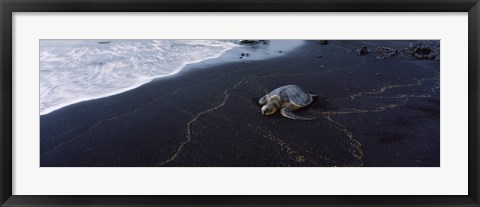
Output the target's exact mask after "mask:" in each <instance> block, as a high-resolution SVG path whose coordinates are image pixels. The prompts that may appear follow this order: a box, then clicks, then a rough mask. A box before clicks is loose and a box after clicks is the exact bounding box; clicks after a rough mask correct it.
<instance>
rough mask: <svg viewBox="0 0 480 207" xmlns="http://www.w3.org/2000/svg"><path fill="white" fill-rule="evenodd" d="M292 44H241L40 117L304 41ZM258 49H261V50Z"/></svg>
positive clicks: (258, 57)
mask: <svg viewBox="0 0 480 207" xmlns="http://www.w3.org/2000/svg"><path fill="white" fill-rule="evenodd" d="M291 42H293V43H290V44H287V45H285V44H282V43H279V42H278V41H276V40H273V41H271V42H270V43H269V45H262V44H261V43H257V44H255V45H240V44H238V45H237V46H235V47H233V48H230V49H227V50H225V51H223V52H221V53H219V54H218V55H216V56H212V57H208V58H206V59H202V60H199V61H194V62H188V63H184V64H183V65H182V66H180V67H179V68H178V69H177V70H175V71H174V72H173V73H170V74H166V75H161V76H157V77H151V78H146V79H145V80H144V81H141V82H138V83H137V84H135V85H133V86H131V87H127V88H124V89H119V90H115V91H112V92H110V93H107V94H103V95H99V96H94V97H87V98H82V99H78V100H72V101H70V102H68V103H65V104H62V105H59V106H57V107H51V108H49V110H46V111H45V112H43V113H42V112H40V116H44V115H47V114H49V113H52V112H54V111H56V110H59V109H62V108H64V107H68V106H70V105H73V104H77V103H81V102H85V101H91V100H96V99H102V98H108V97H111V96H115V95H118V94H121V93H124V92H127V91H130V90H134V89H136V88H138V87H141V86H143V85H145V84H148V83H150V82H152V81H158V80H162V79H164V78H170V77H174V76H176V75H181V74H183V73H185V72H187V71H188V70H192V69H199V68H204V67H210V66H213V65H217V64H224V63H233V62H242V61H243V62H245V61H247V60H248V61H258V60H265V59H269V58H276V57H281V56H282V55H286V54H287V53H288V52H289V51H288V50H289V47H290V46H292V48H291V49H295V47H296V48H298V47H300V46H301V45H302V44H303V43H298V42H303V41H302V40H292V41H291ZM296 42H297V43H296ZM258 47H260V49H259V48H258ZM270 47H271V48H270ZM278 50H281V51H282V52H281V53H278V52H277V51H278ZM283 51H285V52H283ZM241 53H248V54H249V55H251V57H248V58H247V57H245V58H243V59H239V58H238V57H240V56H239V55H240V54H241Z"/></svg>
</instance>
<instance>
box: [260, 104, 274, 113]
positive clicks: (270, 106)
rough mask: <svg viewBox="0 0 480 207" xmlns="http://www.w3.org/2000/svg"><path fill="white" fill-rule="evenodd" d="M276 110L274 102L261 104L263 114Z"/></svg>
mask: <svg viewBox="0 0 480 207" xmlns="http://www.w3.org/2000/svg"><path fill="white" fill-rule="evenodd" d="M275 112H277V107H276V104H273V103H268V104H265V105H264V106H262V114H263V115H271V114H274V113H275Z"/></svg>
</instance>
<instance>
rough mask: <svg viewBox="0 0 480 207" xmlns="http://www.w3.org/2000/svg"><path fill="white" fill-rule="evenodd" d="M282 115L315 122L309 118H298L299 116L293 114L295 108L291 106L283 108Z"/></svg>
mask: <svg viewBox="0 0 480 207" xmlns="http://www.w3.org/2000/svg"><path fill="white" fill-rule="evenodd" d="M280 113H281V114H282V116H284V117H287V118H290V119H295V120H308V121H310V120H314V118H307V117H302V116H298V115H296V114H294V113H293V106H292V105H291V104H289V105H287V106H285V107H283V108H282V110H280Z"/></svg>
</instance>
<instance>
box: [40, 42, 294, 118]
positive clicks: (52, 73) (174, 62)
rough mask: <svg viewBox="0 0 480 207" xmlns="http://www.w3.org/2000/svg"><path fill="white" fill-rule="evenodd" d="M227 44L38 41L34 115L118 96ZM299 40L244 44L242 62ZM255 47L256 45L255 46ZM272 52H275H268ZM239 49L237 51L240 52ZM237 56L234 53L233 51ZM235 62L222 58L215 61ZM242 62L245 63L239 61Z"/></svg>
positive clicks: (207, 56)
mask: <svg viewBox="0 0 480 207" xmlns="http://www.w3.org/2000/svg"><path fill="white" fill-rule="evenodd" d="M235 42H236V41H233V40H41V41H40V114H41V115H44V114H48V113H50V112H52V111H54V110H57V109H60V108H62V107H64V106H67V105H70V104H74V103H78V102H81V101H85V100H91V99H97V98H102V97H107V96H110V95H114V94H118V93H121V92H124V91H128V90H131V89H133V88H136V87H139V86H141V85H143V84H145V83H148V82H150V81H151V80H153V79H155V78H158V77H163V76H168V75H172V74H175V73H178V72H179V71H180V70H182V69H183V68H184V67H185V66H186V65H187V64H190V63H196V62H200V61H203V60H207V59H212V58H216V57H219V56H221V55H222V54H224V53H225V51H227V50H230V49H232V48H235V47H239V46H240V45H239V44H236V43H235ZM300 44H301V41H282V44H272V45H266V46H261V45H260V46H259V47H260V48H259V49H258V48H257V49H255V48H252V47H247V46H245V48H244V51H247V52H250V53H252V54H254V53H257V54H258V55H253V56H252V57H249V58H248V59H251V60H255V59H258V58H267V57H273V56H278V55H280V53H278V52H277V50H280V49H283V47H287V48H293V47H295V46H298V45H300ZM255 47H257V46H255ZM273 50H275V52H272V51H273ZM242 51H243V50H242ZM236 52H237V51H236ZM234 60H237V61H238V60H239V58H238V56H237V54H236V53H235V54H229V55H226V56H225V58H223V60H220V61H221V62H229V61H234ZM244 60H245V59H244Z"/></svg>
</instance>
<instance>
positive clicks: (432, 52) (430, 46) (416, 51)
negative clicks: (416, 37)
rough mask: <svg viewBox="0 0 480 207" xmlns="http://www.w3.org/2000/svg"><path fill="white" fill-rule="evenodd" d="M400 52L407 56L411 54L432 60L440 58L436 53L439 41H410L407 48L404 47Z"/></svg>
mask: <svg viewBox="0 0 480 207" xmlns="http://www.w3.org/2000/svg"><path fill="white" fill-rule="evenodd" d="M402 53H403V54H404V55H407V56H413V57H416V58H417V59H420V60H424V59H427V60H434V59H437V60H438V59H440V58H439V57H438V54H439V53H440V42H439V41H415V42H412V43H410V45H409V46H408V48H404V49H403V50H402Z"/></svg>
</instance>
